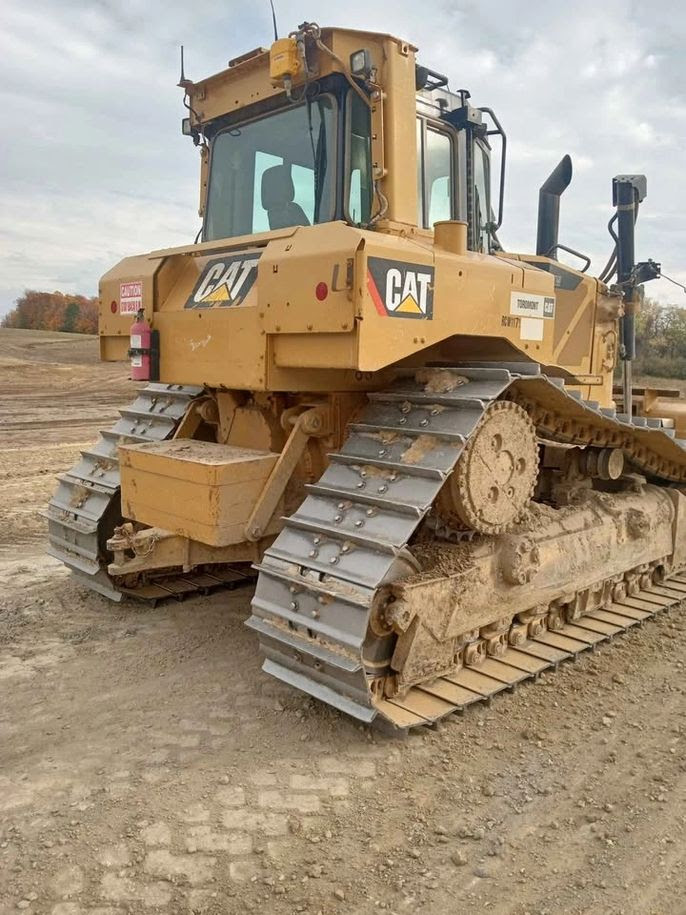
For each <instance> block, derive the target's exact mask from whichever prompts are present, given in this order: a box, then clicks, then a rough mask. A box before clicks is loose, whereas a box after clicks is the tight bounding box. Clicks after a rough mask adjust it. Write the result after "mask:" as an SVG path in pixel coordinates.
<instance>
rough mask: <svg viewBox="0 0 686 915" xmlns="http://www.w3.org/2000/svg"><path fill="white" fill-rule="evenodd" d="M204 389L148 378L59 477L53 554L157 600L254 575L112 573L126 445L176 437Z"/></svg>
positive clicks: (102, 583)
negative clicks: (127, 578) (110, 551)
mask: <svg viewBox="0 0 686 915" xmlns="http://www.w3.org/2000/svg"><path fill="white" fill-rule="evenodd" d="M201 393H202V388H199V387H192V386H189V385H180V384H162V383H152V384H148V385H147V386H146V387H145V388H143V389H142V390H141V391H140V392H139V393H138V397H137V398H136V400H135V401H134V402H133V403H132V404H131V405H130V406H129V407H125V408H123V409H122V410H120V419H119V420H117V422H116V423H115V424H114V426H113V427H112V428H111V429H108V430H105V431H103V432H101V433H100V440H99V441H98V442H97V443H96V444H95V445H94V446H93V448H92V449H89V450H86V451H82V452H81V460H80V461H79V462H78V464H76V466H75V467H73V468H72V469H71V470H69V471H68V472H67V473H65V474H62V475H61V476H60V477H58V479H59V485H58V487H57V491H56V492H55V495H54V496H53V497H52V500H51V501H50V504H49V505H48V508H47V510H46V511H45V512H43V516H44V517H45V518H47V521H48V539H49V544H48V553H49V554H50V555H51V556H54V557H55V558H56V559H59V560H60V561H61V562H63V563H64V564H65V565H66V566H67V568H69V569H71V571H72V572H73V573H74V575H75V577H76V578H77V580H78V582H79V583H80V584H82V585H84V586H85V587H87V588H90V589H91V590H92V591H97V592H99V593H100V594H102V595H104V596H105V597H107V598H109V599H110V600H113V601H120V600H121V599H122V598H123V597H125V596H129V597H136V598H139V599H142V600H146V601H150V602H151V603H153V604H155V603H157V602H158V601H160V600H167V599H170V598H173V599H176V600H182V599H183V598H185V597H188V596H190V595H191V594H195V593H208V592H209V591H211V590H215V589H217V588H226V587H234V586H235V585H237V584H240V583H243V582H244V581H250V580H252V575H249V574H246V573H245V572H241V571H238V570H234V569H221V570H212V572H205V571H203V572H199V573H192V572H190V573H187V574H176V575H169V576H167V577H165V578H164V579H161V580H155V581H154V582H150V583H146V584H142V585H141V586H139V587H136V588H120V587H119V586H118V585H117V584H116V583H115V582H113V581H112V579H111V578H110V576H109V575H108V573H107V556H106V550H105V543H106V541H107V539H108V538H109V537H110V536H111V533H112V529H113V526H114V524H117V523H119V517H120V496H119V493H120V475H119V458H118V452H117V447H118V445H120V444H124V443H136V442H159V441H162V440H164V439H168V438H171V437H172V436H173V435H174V432H175V431H176V429H177V427H178V425H179V423H180V422H181V419H182V418H183V416H184V414H185V413H186V411H187V410H188V407H189V405H190V403H191V401H192V400H194V399H195V398H196V397H198V396H199V395H200V394H201Z"/></svg>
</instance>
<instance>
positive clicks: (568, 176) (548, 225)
mask: <svg viewBox="0 0 686 915" xmlns="http://www.w3.org/2000/svg"><path fill="white" fill-rule="evenodd" d="M571 180H572V160H571V158H570V156H563V157H562V158H561V159H560V161H559V162H558V164H557V165H556V166H555V168H554V169H553V170H552V172H551V173H550V174H549V175H548V177H547V178H546V180H545V181H544V182H543V184H542V185H541V189H540V191H539V192H538V231H537V236H536V254H538V255H541V256H543V257H546V256H549V257H556V254H555V250H554V249H555V248H556V247H557V232H558V228H559V226H560V197H561V195H562V194H563V193H564V191H565V190H566V189H567V187H569V182H570V181H571ZM548 252H550V254H548Z"/></svg>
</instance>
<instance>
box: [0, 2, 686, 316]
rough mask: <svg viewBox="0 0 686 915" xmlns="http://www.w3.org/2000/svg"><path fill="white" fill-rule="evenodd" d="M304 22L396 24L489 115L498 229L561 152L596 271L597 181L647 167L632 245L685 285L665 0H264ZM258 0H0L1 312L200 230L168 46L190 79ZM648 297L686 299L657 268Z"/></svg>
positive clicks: (249, 22)
mask: <svg viewBox="0 0 686 915" xmlns="http://www.w3.org/2000/svg"><path fill="white" fill-rule="evenodd" d="M275 2H276V7H277V14H278V19H279V27H280V29H281V32H282V33H286V32H288V31H289V30H291V29H292V28H294V27H295V26H296V25H297V24H298V23H300V22H302V21H303V20H304V19H308V18H309V19H313V18H317V20H318V21H319V22H320V24H322V25H341V26H350V27H353V28H368V29H371V30H378V31H392V32H393V33H394V34H396V35H398V36H400V37H402V38H406V39H408V40H410V41H412V42H413V43H414V44H416V45H418V46H419V49H420V51H419V59H420V61H422V62H423V63H425V64H426V65H428V66H430V67H431V68H433V69H436V70H440V71H442V72H445V73H447V74H448V75H449V76H450V80H451V86H452V87H453V88H461V87H467V88H469V89H470V91H471V92H472V100H473V103H474V104H476V105H488V106H490V107H492V108H494V109H495V111H496V112H497V113H498V115H499V117H500V120H501V122H502V123H503V125H504V126H505V128H506V130H507V133H508V138H509V157H508V163H509V169H508V182H507V194H506V210H505V221H504V226H503V229H502V230H501V240H502V241H503V243H504V244H505V246H506V247H508V248H509V249H510V250H514V251H525V250H532V249H533V245H534V243H535V219H536V207H537V189H538V186H539V184H540V183H541V181H542V180H543V179H544V178H545V177H546V175H547V174H548V173H549V171H550V170H551V168H552V167H553V166H554V165H555V164H556V162H557V161H558V159H559V158H560V156H561V155H562V154H563V153H565V152H568V153H570V154H571V156H572V158H573V160H574V170H575V171H574V179H573V182H572V185H571V186H570V188H569V190H568V191H567V193H566V195H565V197H564V198H563V203H562V221H561V232H560V240H561V241H562V242H564V243H566V244H568V245H570V246H571V247H573V248H577V249H579V250H582V251H585V252H587V253H588V254H589V255H590V256H591V257H592V258H593V268H594V269H595V270H596V271H597V270H599V269H600V268H601V267H602V265H603V264H604V262H605V259H606V258H607V255H608V253H609V247H610V245H609V236H608V235H607V231H606V228H605V226H606V223H607V220H608V218H609V216H610V214H611V208H610V206H611V178H612V176H613V175H615V174H618V173H621V172H644V173H646V174H647V175H648V199H647V200H646V202H645V204H644V206H643V207H642V212H641V218H640V222H639V229H638V246H637V255H638V257H639V258H640V259H645V258H647V257H653V258H654V259H656V260H658V261H661V262H662V264H663V267H664V270H665V272H666V273H667V274H669V275H671V276H674V277H675V278H677V279H680V280H681V282H684V283H686V181H685V180H684V166H685V165H686V156H685V150H686V56H685V55H684V50H683V49H684V46H685V42H686V8H685V7H684V6H683V3H682V2H679V0H653V2H652V3H650V4H646V3H638V2H629V0H603V2H602V3H601V2H599V0H574V2H573V3H569V2H561V0H525V2H524V0H509V2H508V0H491V2H489V3H484V2H482V0H452V2H445V0H437V2H434V3H432V4H428V5H427V4H423V3H417V2H416V0H412V2H410V0H393V3H390V2H388V3H386V4H383V3H381V4H376V5H373V4H370V3H367V2H362V0H348V2H347V3H345V4H341V3H340V2H335V3H334V2H331V0H318V2H317V3H314V4H313V3H309V4H308V3H305V2H304V0H303V2H301V0H298V2H288V0H275ZM271 37H272V35H271V19H270V12H269V3H268V0H258V2H256V3H246V2H241V3H240V4H239V3H237V2H235V0H224V2H222V3H217V2H216V0H213V2H209V0H195V2H194V3H187V2H181V0H165V2H164V3H161V2H159V0H158V2H155V0H118V2H111V0H90V2H84V0H59V2H57V0H52V2H51V0H32V2H31V3H27V2H26V0H3V3H2V11H1V12H0V95H1V97H2V111H3V118H2V122H1V126H0V132H1V133H2V137H1V140H0V162H1V163H2V171H1V173H0V174H1V180H0V313H2V312H3V311H6V310H7V309H8V308H10V307H11V304H12V302H13V301H14V299H15V298H16V297H17V296H18V295H20V294H21V292H22V291H23V290H24V289H25V288H34V289H45V290H54V289H60V290H63V291H66V292H80V293H83V294H94V293H95V292H96V291H97V283H98V278H99V277H100V275H101V274H102V273H103V272H104V271H105V270H107V269H108V268H109V267H110V266H111V265H112V264H113V263H115V262H116V261H117V260H119V259H120V258H121V257H123V256H124V255H126V254H133V253H139V252H143V251H146V250H150V249H153V248H160V247H165V246H167V245H177V244H185V243H187V242H189V241H191V240H192V239H193V237H194V236H195V234H196V232H197V230H198V227H199V222H198V217H197V185H198V179H197V172H198V154H197V150H196V149H195V148H194V147H193V145H192V143H191V141H190V139H188V138H186V137H183V136H182V135H181V130H180V121H181V117H182V115H183V108H182V105H181V92H180V90H179V89H177V88H176V85H175V84H176V82H177V81H178V75H179V74H178V54H179V52H178V46H179V44H180V43H182V42H183V44H184V45H185V46H186V72H187V75H188V76H189V77H190V78H194V79H199V78H201V77H203V76H206V75H208V74H210V73H214V72H216V71H217V70H220V69H222V68H223V67H224V66H226V62H227V61H228V59H229V58H231V57H235V56H237V55H238V54H240V53H242V52H244V51H246V50H248V49H250V48H253V47H256V46H257V45H267V46H268V44H269V42H270V40H271ZM649 293H650V294H651V295H654V296H656V297H658V298H660V299H661V300H662V301H665V302H675V303H677V304H681V305H686V295H685V294H684V293H683V292H682V291H680V290H679V289H677V288H676V287H674V286H670V285H669V284H667V283H666V282H665V281H660V282H659V283H653V284H651V286H650V287H649Z"/></svg>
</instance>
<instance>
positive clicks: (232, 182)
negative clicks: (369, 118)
mask: <svg viewBox="0 0 686 915" xmlns="http://www.w3.org/2000/svg"><path fill="white" fill-rule="evenodd" d="M333 137H334V101H333V98H332V97H331V96H329V95H324V96H320V97H319V98H317V99H315V100H314V101H311V102H306V103H304V104H301V105H297V106H293V107H289V108H286V109H285V110H283V111H279V112H277V113H275V114H271V115H268V116H266V117H264V118H262V119H261V120H258V121H252V122H251V123H248V124H242V125H240V126H238V127H231V128H228V129H226V130H223V131H222V132H221V133H218V134H217V136H216V137H215V138H214V140H213V142H212V159H211V166H210V182H209V189H208V200H207V216H206V220H205V231H204V238H205V239H206V240H208V241H211V240H213V239H217V238H229V237H231V236H234V235H252V234H253V233H255V232H268V231H269V230H270V229H283V228H285V227H286V226H309V225H312V224H313V223H318V222H326V221H327V220H330V219H331V218H332V216H333V208H334V202H335V189H334V163H335V144H334V139H333Z"/></svg>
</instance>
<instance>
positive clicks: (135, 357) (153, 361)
mask: <svg viewBox="0 0 686 915" xmlns="http://www.w3.org/2000/svg"><path fill="white" fill-rule="evenodd" d="M130 334H131V337H130V348H129V352H128V355H129V357H130V358H131V378H132V379H133V381H157V380H158V379H159V333H158V331H156V330H153V329H152V327H150V325H149V324H148V322H147V321H146V320H145V312H144V311H143V309H142V308H140V309H139V310H138V312H137V314H136V320H135V321H134V322H133V324H132V325H131V331H130Z"/></svg>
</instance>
